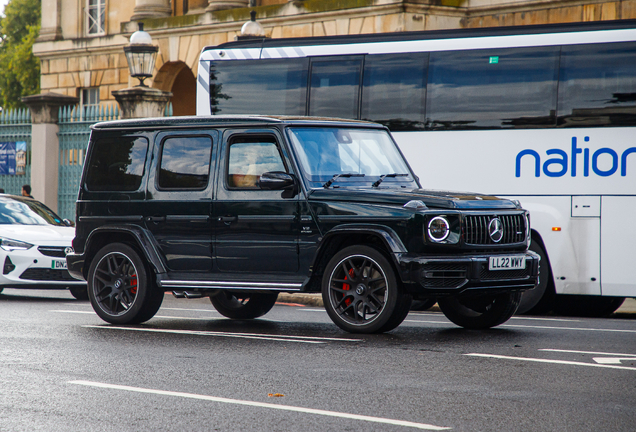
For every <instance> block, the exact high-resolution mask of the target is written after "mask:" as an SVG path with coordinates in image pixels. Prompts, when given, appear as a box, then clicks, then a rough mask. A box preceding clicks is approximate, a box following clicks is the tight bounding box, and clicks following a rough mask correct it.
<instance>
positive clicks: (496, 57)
mask: <svg viewBox="0 0 636 432" xmlns="http://www.w3.org/2000/svg"><path fill="white" fill-rule="evenodd" d="M558 60H559V48H558V47H541V48H509V49H484V50H473V51H450V52H434V53H431V57H430V63H429V76H428V87H427V92H428V95H427V106H426V113H427V114H426V115H427V119H428V122H429V124H428V126H429V127H430V128H431V129H480V128H487V129H498V128H532V127H546V126H554V125H555V124H556V118H555V117H556V96H557V73H558V69H557V65H558Z"/></svg>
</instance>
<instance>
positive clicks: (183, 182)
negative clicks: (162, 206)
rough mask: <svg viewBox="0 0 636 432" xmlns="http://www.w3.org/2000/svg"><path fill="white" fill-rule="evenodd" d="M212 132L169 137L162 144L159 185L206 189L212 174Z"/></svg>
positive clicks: (167, 187) (163, 187)
mask: <svg viewBox="0 0 636 432" xmlns="http://www.w3.org/2000/svg"><path fill="white" fill-rule="evenodd" d="M211 155H212V139H211V138H210V136H199V137H197V136H183V137H170V138H167V139H166V140H164V142H163V145H162V148H161V163H160V167H159V184H158V186H159V188H160V189H205V188H206V186H207V185H208V181H209V178H210V157H211Z"/></svg>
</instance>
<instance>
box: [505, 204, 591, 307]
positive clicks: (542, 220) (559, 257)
mask: <svg viewBox="0 0 636 432" xmlns="http://www.w3.org/2000/svg"><path fill="white" fill-rule="evenodd" d="M506 198H510V199H518V200H519V201H520V202H521V205H522V206H523V207H524V208H525V209H527V210H528V211H529V212H530V220H531V225H532V229H533V230H534V231H536V232H537V233H538V234H539V235H540V236H541V238H542V240H543V244H544V245H545V248H546V252H547V254H548V258H549V260H550V265H551V267H552V276H553V278H554V287H555V290H556V292H557V294H591V295H600V294H601V271H600V265H601V262H600V260H601V258H600V225H601V223H600V218H599V217H577V216H572V214H573V213H572V210H573V207H572V197H568V196H559V197H549V196H548V197H546V196H507V197H506ZM596 198H597V200H598V197H596Z"/></svg>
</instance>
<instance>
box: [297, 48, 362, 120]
mask: <svg viewBox="0 0 636 432" xmlns="http://www.w3.org/2000/svg"><path fill="white" fill-rule="evenodd" d="M363 59H364V57H363V56H330V57H314V58H312V59H311V64H310V76H309V83H310V84H309V85H310V87H309V100H308V102H307V103H308V107H307V113H308V114H309V115H310V116H319V117H320V116H322V117H341V118H348V119H358V118H360V113H359V106H360V88H361V80H362V62H363Z"/></svg>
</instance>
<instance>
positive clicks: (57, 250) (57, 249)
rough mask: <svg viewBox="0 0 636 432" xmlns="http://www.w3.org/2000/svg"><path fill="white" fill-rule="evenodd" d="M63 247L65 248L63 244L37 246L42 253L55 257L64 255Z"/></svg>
mask: <svg viewBox="0 0 636 432" xmlns="http://www.w3.org/2000/svg"><path fill="white" fill-rule="evenodd" d="M64 249H66V248H65V247H64V246H39V247H38V250H39V251H40V253H41V254H42V255H46V256H50V257H57V258H64V257H66V254H65V253H64Z"/></svg>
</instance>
